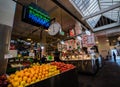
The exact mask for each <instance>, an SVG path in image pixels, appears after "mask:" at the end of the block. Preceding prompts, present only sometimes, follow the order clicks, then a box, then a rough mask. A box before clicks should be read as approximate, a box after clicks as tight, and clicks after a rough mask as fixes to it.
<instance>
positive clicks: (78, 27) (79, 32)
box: [75, 21, 82, 35]
mask: <svg viewBox="0 0 120 87" xmlns="http://www.w3.org/2000/svg"><path fill="white" fill-rule="evenodd" d="M81 33H82V27H81V24H80V22H78V21H77V22H76V24H75V35H78V34H81Z"/></svg>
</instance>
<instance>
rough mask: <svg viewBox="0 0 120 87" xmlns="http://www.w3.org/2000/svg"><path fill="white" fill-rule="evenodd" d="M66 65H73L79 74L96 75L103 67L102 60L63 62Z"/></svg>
mask: <svg viewBox="0 0 120 87" xmlns="http://www.w3.org/2000/svg"><path fill="white" fill-rule="evenodd" d="M62 61H63V62H65V63H70V64H73V65H75V66H76V67H77V70H78V71H79V72H83V73H89V74H95V73H96V72H97V71H98V70H99V69H100V68H101V67H102V58H101V57H100V56H99V57H98V58H92V59H84V60H82V59H79V60H62Z"/></svg>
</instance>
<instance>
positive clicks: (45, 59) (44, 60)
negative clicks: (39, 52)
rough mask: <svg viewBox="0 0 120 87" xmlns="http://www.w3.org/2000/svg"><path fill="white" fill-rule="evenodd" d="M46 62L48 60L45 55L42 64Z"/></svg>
mask: <svg viewBox="0 0 120 87" xmlns="http://www.w3.org/2000/svg"><path fill="white" fill-rule="evenodd" d="M46 61H47V58H46V56H45V55H43V57H42V58H41V62H42V63H46Z"/></svg>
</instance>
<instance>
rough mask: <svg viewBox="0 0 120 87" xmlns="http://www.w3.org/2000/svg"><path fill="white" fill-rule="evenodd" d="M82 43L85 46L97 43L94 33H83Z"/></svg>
mask: <svg viewBox="0 0 120 87" xmlns="http://www.w3.org/2000/svg"><path fill="white" fill-rule="evenodd" d="M82 44H83V47H90V46H94V45H95V38H94V34H93V33H92V34H91V35H82Z"/></svg>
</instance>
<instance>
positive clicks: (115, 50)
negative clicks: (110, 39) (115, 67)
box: [112, 47, 118, 62]
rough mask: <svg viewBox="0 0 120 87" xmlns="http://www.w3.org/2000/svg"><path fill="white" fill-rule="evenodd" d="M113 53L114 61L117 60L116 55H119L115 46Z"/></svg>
mask: <svg viewBox="0 0 120 87" xmlns="http://www.w3.org/2000/svg"><path fill="white" fill-rule="evenodd" d="M112 55H113V58H114V61H115V62H116V57H117V55H118V53H117V49H116V47H114V49H113V50H112Z"/></svg>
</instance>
